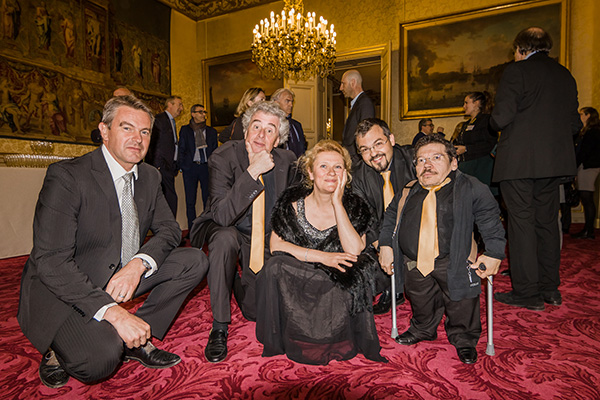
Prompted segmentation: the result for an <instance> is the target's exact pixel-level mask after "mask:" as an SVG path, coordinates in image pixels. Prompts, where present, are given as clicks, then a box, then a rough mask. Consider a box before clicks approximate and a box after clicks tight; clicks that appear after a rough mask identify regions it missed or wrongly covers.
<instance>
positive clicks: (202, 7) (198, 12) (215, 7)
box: [160, 0, 278, 21]
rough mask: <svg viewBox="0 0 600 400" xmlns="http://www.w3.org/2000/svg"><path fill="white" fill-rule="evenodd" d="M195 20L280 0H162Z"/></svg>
mask: <svg viewBox="0 0 600 400" xmlns="http://www.w3.org/2000/svg"><path fill="white" fill-rule="evenodd" d="M160 1H161V2H162V3H164V4H166V5H168V6H169V7H171V8H173V9H175V10H177V11H179V12H180V13H182V14H184V15H186V16H188V17H189V18H191V19H193V20H194V21H200V20H202V19H206V18H211V17H216V16H217V15H224V14H227V13H230V12H233V11H239V10H243V9H246V8H250V7H256V6H259V5H261V4H268V3H273V2H275V1H278V0H160Z"/></svg>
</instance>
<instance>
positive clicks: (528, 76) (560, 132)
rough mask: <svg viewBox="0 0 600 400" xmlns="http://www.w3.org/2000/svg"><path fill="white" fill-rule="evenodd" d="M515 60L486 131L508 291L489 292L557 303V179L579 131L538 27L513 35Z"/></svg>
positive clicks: (535, 304) (513, 301) (531, 302)
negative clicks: (501, 216)
mask: <svg viewBox="0 0 600 400" xmlns="http://www.w3.org/2000/svg"><path fill="white" fill-rule="evenodd" d="M513 47H514V51H515V61H516V62H515V63H512V64H510V65H508V67H506V70H505V71H504V74H503V76H502V79H501V80H500V84H499V86H498V91H497V94H496V106H495V108H494V111H493V112H492V119H491V122H490V124H491V126H492V128H494V130H501V131H502V133H501V135H500V141H499V142H498V149H497V155H496V165H495V167H494V175H493V180H494V181H495V182H500V190H501V192H502V197H503V199H504V202H505V204H506V208H507V210H508V244H509V249H510V271H511V279H512V286H513V290H512V291H511V292H507V293H496V296H495V298H496V300H498V301H499V302H501V303H505V304H508V305H511V306H516V307H524V308H528V309H530V310H538V311H539V310H543V309H544V302H545V303H548V304H551V305H556V306H558V305H560V304H561V303H562V297H561V294H560V291H559V290H558V287H559V285H560V277H559V273H558V268H559V265H560V236H559V235H560V233H559V229H558V220H557V219H558V210H559V192H558V186H559V183H560V177H562V176H572V175H575V173H576V170H575V152H574V151H573V142H572V137H573V134H575V133H577V132H578V131H579V129H580V127H581V121H580V119H579V114H578V112H577V109H578V102H577V84H576V83H575V79H573V76H572V75H571V73H570V72H569V71H568V70H567V69H566V68H565V67H563V66H562V65H560V64H559V63H557V62H556V61H555V60H553V59H551V58H550V57H548V52H549V51H550V49H551V48H552V39H551V38H550V36H549V35H548V34H547V33H546V32H545V31H544V30H543V29H541V28H537V27H531V28H527V29H524V30H522V31H521V32H519V34H518V35H517V37H516V38H515V40H514V43H513Z"/></svg>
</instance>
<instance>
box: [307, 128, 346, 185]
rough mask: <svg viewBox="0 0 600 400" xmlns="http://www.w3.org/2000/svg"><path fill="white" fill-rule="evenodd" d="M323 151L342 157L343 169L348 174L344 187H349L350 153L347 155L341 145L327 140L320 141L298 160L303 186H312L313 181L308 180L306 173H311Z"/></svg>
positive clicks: (308, 176)
mask: <svg viewBox="0 0 600 400" xmlns="http://www.w3.org/2000/svg"><path fill="white" fill-rule="evenodd" d="M325 151H332V152H335V153H338V154H339V155H341V156H342V158H343V159H344V168H346V172H347V173H348V181H347V182H346V186H347V187H350V182H351V181H352V175H351V174H350V170H351V168H352V159H351V158H350V153H348V150H346V149H345V148H344V147H342V145H341V144H339V143H338V142H336V141H334V140H329V139H323V140H321V141H320V142H319V143H317V144H316V145H315V146H314V147H313V148H312V149H310V150H308V151H307V152H306V153H305V154H304V155H303V156H302V157H300V158H299V159H298V166H299V168H300V170H301V171H302V174H303V175H304V178H303V183H304V185H305V186H306V187H309V188H311V187H312V186H313V181H311V180H310V175H309V174H308V172H309V171H312V169H313V166H314V163H315V159H316V158H317V156H318V155H319V154H321V153H323V152H325Z"/></svg>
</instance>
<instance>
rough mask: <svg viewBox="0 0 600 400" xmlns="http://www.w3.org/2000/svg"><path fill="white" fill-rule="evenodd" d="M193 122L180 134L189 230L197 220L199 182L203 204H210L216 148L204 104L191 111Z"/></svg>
mask: <svg viewBox="0 0 600 400" xmlns="http://www.w3.org/2000/svg"><path fill="white" fill-rule="evenodd" d="M190 113H191V114H192V117H191V119H190V123H189V124H187V125H184V126H182V127H181V130H180V131H179V150H178V163H179V168H181V171H182V172H183V187H184V189H185V211H186V215H187V220H188V229H191V228H192V223H193V222H194V220H195V219H196V199H197V197H198V196H197V194H198V182H200V189H201V190H202V205H203V206H204V207H206V203H207V201H208V181H209V177H208V157H210V155H211V154H212V152H213V151H214V150H215V149H216V148H217V146H218V143H217V131H216V130H215V129H214V128H213V127H210V126H207V125H206V110H205V109H204V106H203V105H202V104H194V105H193V106H192V108H191V109H190Z"/></svg>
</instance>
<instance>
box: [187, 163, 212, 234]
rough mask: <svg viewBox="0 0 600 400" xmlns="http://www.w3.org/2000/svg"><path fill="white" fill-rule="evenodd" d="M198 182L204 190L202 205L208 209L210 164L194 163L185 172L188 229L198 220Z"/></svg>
mask: <svg viewBox="0 0 600 400" xmlns="http://www.w3.org/2000/svg"><path fill="white" fill-rule="evenodd" d="M198 182H200V188H201V189H202V204H203V205H204V207H206V202H207V201H208V164H207V163H203V164H196V163H193V164H192V167H191V168H186V169H184V170H183V187H184V189H185V211H186V215H187V220H188V229H190V228H191V227H192V223H193V222H194V220H195V219H196V200H197V197H198V196H197V194H198Z"/></svg>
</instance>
